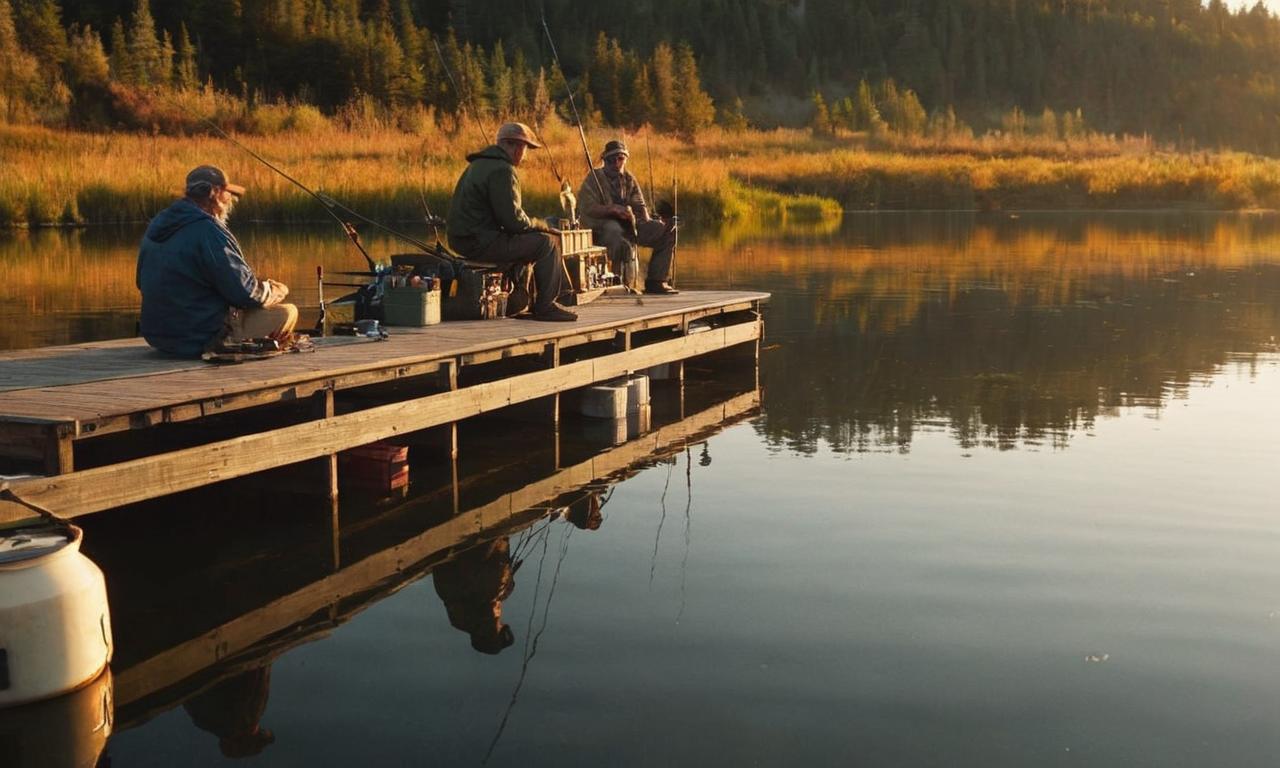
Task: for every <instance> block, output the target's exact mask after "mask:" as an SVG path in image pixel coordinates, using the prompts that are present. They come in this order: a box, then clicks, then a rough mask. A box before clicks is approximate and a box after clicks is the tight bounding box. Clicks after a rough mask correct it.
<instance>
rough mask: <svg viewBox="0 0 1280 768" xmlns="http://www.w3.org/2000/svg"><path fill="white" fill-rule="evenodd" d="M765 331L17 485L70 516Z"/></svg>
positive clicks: (705, 339) (579, 365)
mask: <svg viewBox="0 0 1280 768" xmlns="http://www.w3.org/2000/svg"><path fill="white" fill-rule="evenodd" d="M759 333H760V325H759V323H755V322H749V323H739V324H736V325H730V326H725V327H723V328H716V329H713V330H709V331H706V332H704V333H695V334H691V335H689V336H677V337H675V338H673V339H671V340H669V341H662V342H658V343H655V344H648V345H645V346H642V347H637V348H635V349H630V350H627V351H623V352H615V353H613V354H609V355H605V356H603V357H598V358H592V359H589V360H582V361H579V362H575V363H568V364H564V365H560V366H558V367H556V368H548V369H545V370H540V371H535V372H533V373H526V374H521V375H517V376H511V377H508V378H504V379H500V380H498V381H493V382H486V383H483V384H476V385H473V386H469V387H463V388H460V389H455V390H452V391H449V392H441V393H439V394H434V395H428V396H426V397H420V398H416V399H413V400H406V401H402V402H396V403H391V404H389V405H382V406H377V407H373V408H368V409H366V410H362V411H356V412H354V413H349V414H344V415H342V416H335V417H333V418H325V419H318V420H316V421H309V422H306V423H303V424H298V425H296V426H291V427H283V428H280V429H275V430H271V431H267V432H259V433H256V434H251V435H245V436H243V437H238V438H234V439H231V440H223V441H219V442H214V443H208V444H206V445H201V446H197V447H194V448H187V449H184V450H179V451H172V452H169V453H162V454H158V455H155V456H148V457H146V458H142V459H136V460H132V461H126V462H121V463H118V464H111V465H108V466H104V467H96V468H93V469H88V470H83V471H79V472H71V473H69V474H65V475H58V476H53V477H40V478H34V479H29V480H19V481H15V482H14V483H12V488H13V492H14V493H15V494H17V495H18V496H19V497H20V498H22V499H24V500H26V501H27V502H29V503H32V504H37V505H39V506H41V507H43V508H45V509H48V510H51V511H52V512H54V513H55V514H57V515H60V516H63V517H67V518H73V517H78V516H80V515H86V514H90V513H93V512H99V511H102V510H105V509H112V508H114V507H119V506H123V505H125V504H130V503H133V502H137V501H142V500H145V499H150V498H156V497H159V496H165V495H168V494H171V493H177V492H179V491H184V490H189V489H191V488H197V487H200V486H203V485H208V484H210V483H215V482H219V481H222V480H229V479H231V478H235V477H241V476H243V475H248V474H252V473H254V472H259V471H262V470H265V469H270V468H273V467H279V466H284V465H286V464H293V463H296V462H299V461H305V460H307V459H314V458H318V457H320V456H327V455H329V454H331V453H336V452H338V451H342V450H346V449H348V448H354V447H355V446H357V445H364V444H365V443H369V442H373V441H375V440H382V439H386V438H389V437H392V436H394V435H397V434H403V433H406V432H413V431H417V430H420V429H426V428H429V427H435V426H440V425H443V424H449V423H451V422H455V421H459V420H462V419H466V418H469V417H471V416H476V415H479V414H481V413H487V412H490V411H494V410H498V409H500V408H505V407H507V406H509V405H514V404H516V403H522V402H526V401H529V400H534V399H536V398H539V397H546V396H548V395H553V394H556V393H558V392H563V391H565V390H569V389H576V388H578V387H585V386H588V385H590V384H595V383H597V382H601V381H605V380H607V379H612V378H616V377H618V376H622V375H624V374H627V373H630V372H632V371H636V370H640V369H643V368H647V367H650V366H653V365H660V364H662V363H668V362H673V361H677V360H683V359H685V358H689V357H695V356H698V355H702V354H706V353H708V352H714V351H716V350H719V349H724V348H726V347H730V346H734V345H736V344H742V343H746V342H749V341H752V340H754V339H756V338H757V337H758V335H759Z"/></svg>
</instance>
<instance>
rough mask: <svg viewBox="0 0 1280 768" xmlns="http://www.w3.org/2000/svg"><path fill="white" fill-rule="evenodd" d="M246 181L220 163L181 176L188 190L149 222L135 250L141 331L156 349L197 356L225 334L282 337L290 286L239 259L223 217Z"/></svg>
mask: <svg viewBox="0 0 1280 768" xmlns="http://www.w3.org/2000/svg"><path fill="white" fill-rule="evenodd" d="M243 194H244V187H242V186H240V185H239V184H232V183H230V182H229V181H227V176H226V174H225V173H223V172H222V170H221V169H219V168H215V167H214V166H212V165H202V166H199V167H198V168H195V169H194V170H192V171H191V173H189V174H187V190H186V195H185V196H184V197H183V198H182V199H180V200H178V201H177V202H175V203H174V204H173V205H171V206H169V207H168V208H166V209H165V210H163V211H161V212H160V213H159V214H158V215H157V216H156V217H155V218H154V219H152V220H151V224H150V226H148V227H147V233H146V234H145V235H144V236H143V238H142V246H141V248H139V250H138V273H137V284H138V289H139V290H141V291H142V336H143V338H145V339H146V340H147V343H148V344H150V345H151V346H153V347H155V348H156V349H158V350H160V351H162V352H166V353H168V354H171V355H177V356H179V357H199V356H200V355H201V354H203V353H204V352H206V351H208V350H210V349H212V348H213V347H214V346H216V345H217V344H218V343H219V342H221V341H223V340H224V339H228V340H236V339H255V338H261V337H264V336H269V337H272V338H275V339H281V338H283V337H286V336H287V335H288V334H289V333H291V332H292V331H293V327H294V325H295V324H296V323H297V322H298V308H297V307H295V306H294V305H292V304H285V303H283V301H284V297H285V296H287V295H288V294H289V288H288V287H287V286H286V285H285V284H284V283H280V282H277V281H275V280H270V279H267V280H260V279H258V277H257V276H256V275H254V273H253V270H252V269H250V268H249V265H248V264H247V263H245V260H244V254H243V253H241V251H240V243H238V242H237V241H236V238H235V235H233V234H231V230H229V229H227V217H228V216H230V215H231V209H232V208H233V207H234V206H235V202H236V200H237V199H238V198H239V197H240V196H241V195H243Z"/></svg>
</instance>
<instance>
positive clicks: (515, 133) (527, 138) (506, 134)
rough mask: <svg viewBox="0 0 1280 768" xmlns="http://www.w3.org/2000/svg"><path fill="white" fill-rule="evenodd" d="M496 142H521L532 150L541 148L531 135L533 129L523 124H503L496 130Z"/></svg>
mask: <svg viewBox="0 0 1280 768" xmlns="http://www.w3.org/2000/svg"><path fill="white" fill-rule="evenodd" d="M498 141H523V142H524V143H525V144H528V145H529V146H531V147H533V148H534V149H537V148H538V147H541V146H542V145H541V144H539V143H538V137H537V136H534V135H533V129H532V128H530V127H529V126H527V125H525V124H524V123H505V124H503V126H502V127H501V128H499V129H498Z"/></svg>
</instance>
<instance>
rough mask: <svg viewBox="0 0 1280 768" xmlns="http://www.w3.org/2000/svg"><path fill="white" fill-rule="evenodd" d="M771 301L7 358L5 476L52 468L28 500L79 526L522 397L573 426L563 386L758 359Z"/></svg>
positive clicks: (0, 374)
mask: <svg viewBox="0 0 1280 768" xmlns="http://www.w3.org/2000/svg"><path fill="white" fill-rule="evenodd" d="M767 299H768V294H765V293H758V292H749V291H689V292H685V293H681V294H679V295H676V296H644V297H636V296H608V295H607V296H603V297H601V298H600V299H599V300H598V301H595V302H593V303H591V304H589V305H586V306H584V307H581V308H580V309H579V310H578V312H579V320H578V321H577V322H572V323H540V322H536V321H533V320H523V319H504V320H498V321H492V322H456V323H444V324H441V325H432V326H428V327H423V328H394V329H392V333H391V337H390V338H389V339H388V340H387V341H373V340H370V339H351V340H339V339H333V340H330V339H324V340H323V341H324V342H331V341H332V342H334V343H332V344H318V345H317V347H318V348H317V350H316V351H315V352H313V353H306V354H285V355H280V356H277V357H273V358H270V359H266V360H260V361H255V362H249V363H244V364H241V365H230V366H212V365H209V364H207V363H204V362H201V361H189V360H174V359H172V358H165V357H163V356H161V355H159V354H157V353H156V352H154V351H153V350H151V349H150V348H148V347H147V346H146V343H145V342H144V341H142V340H141V339H121V340H117V341H109V342H98V343H91V344H78V345H71V346H65V347H51V348H43V349H32V350H21V351H15V352H10V353H5V354H0V463H2V464H3V465H4V469H0V471H2V472H6V473H12V472H18V471H24V470H25V471H32V470H36V471H43V472H44V473H45V474H46V475H49V476H48V477H41V478H33V479H26V480H19V481H15V482H13V483H11V488H12V490H13V491H14V492H15V493H16V494H17V495H18V496H19V497H21V498H23V499H26V500H27V501H29V502H31V503H34V504H38V505H40V506H42V507H45V508H47V509H50V510H52V511H53V512H55V513H57V514H60V515H64V516H67V517H75V516H78V515H84V514H90V513H93V512H98V511H101V510H105V509H111V508H114V507H118V506H121V505H124V504H129V503H133V502H136V501H141V500H145V499H150V498H156V497H159V496H164V495H167V494H171V493H176V492H179V491H183V490H188V489H191V488H196V487H200V486H204V485H209V484H212V483H216V482H219V481H221V480H226V479H230V478H234V477H241V476H244V475H248V474H252V473H256V472H260V471H264V470H268V469H272V468H275V467H280V466H284V465H288V464H294V463H298V462H302V461H308V460H312V459H328V460H329V461H330V462H332V463H333V464H334V465H336V462H337V459H336V454H338V453H340V452H342V451H346V450H348V449H351V448H354V447H356V446H361V445H365V444H367V443H370V442H375V441H379V440H386V439H387V438H391V437H394V436H396V435H402V434H405V433H408V432H413V431H417V430H424V429H428V428H432V427H451V426H452V425H456V423H457V422H458V421H461V420H464V419H468V418H470V417H472V416H477V415H480V414H483V413H488V412H492V411H497V410H500V409H504V408H508V407H510V406H512V405H516V404H519V403H526V402H531V401H541V400H551V401H553V406H554V407H553V408H552V409H551V416H550V418H552V419H556V418H558V414H559V396H560V393H563V392H569V391H572V390H577V389H581V388H584V387H589V386H592V385H594V384H598V383H601V382H605V381H610V380H614V379H619V378H624V377H626V376H628V375H630V374H632V373H634V372H637V371H643V370H645V369H648V368H651V367H652V366H656V365H662V364H671V365H672V366H673V367H674V368H675V370H676V376H675V378H677V379H678V378H679V371H680V370H682V368H681V367H680V366H681V365H682V362H683V361H685V360H687V359H690V358H694V357H699V356H703V355H708V354H711V353H713V352H718V351H720V350H724V349H728V348H731V347H738V348H741V349H743V350H745V351H746V352H747V353H748V354H757V353H758V349H759V340H760V338H761V336H762V334H763V321H762V318H761V308H762V305H763V303H764V302H765V301H766V300H767ZM700 326H701V327H705V328H706V330H704V331H702V332H697V333H694V332H692V329H693V328H697V327H700ZM370 393H376V394H377V395H378V397H380V398H381V399H380V400H371V399H370V398H369V397H368V395H369V394H370ZM370 403H376V404H370ZM149 430H150V431H149ZM126 444H127V445H126ZM117 446H123V447H119V448H118V447H117ZM126 449H127V450H126ZM334 474H336V466H335V467H334ZM334 485H336V483H335V484H334ZM0 503H5V502H0Z"/></svg>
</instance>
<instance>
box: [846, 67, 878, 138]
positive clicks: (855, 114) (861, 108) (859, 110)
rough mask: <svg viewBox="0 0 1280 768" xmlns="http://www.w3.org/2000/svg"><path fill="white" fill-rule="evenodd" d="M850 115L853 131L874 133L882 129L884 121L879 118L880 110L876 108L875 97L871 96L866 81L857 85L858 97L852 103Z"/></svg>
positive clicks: (869, 87)
mask: <svg viewBox="0 0 1280 768" xmlns="http://www.w3.org/2000/svg"><path fill="white" fill-rule="evenodd" d="M851 114H852V122H853V126H852V127H853V129H854V130H857V131H871V132H873V133H875V132H878V131H880V130H882V128H883V127H884V119H883V118H882V117H881V116H880V108H879V107H877V106H876V99H875V96H874V95H873V94H872V92H871V86H870V85H869V84H868V83H867V81H866V80H862V81H861V82H859V83H858V95H857V97H856V98H855V100H854V102H853V111H852V113H851Z"/></svg>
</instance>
